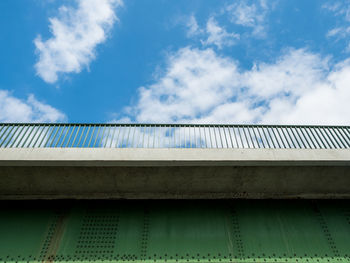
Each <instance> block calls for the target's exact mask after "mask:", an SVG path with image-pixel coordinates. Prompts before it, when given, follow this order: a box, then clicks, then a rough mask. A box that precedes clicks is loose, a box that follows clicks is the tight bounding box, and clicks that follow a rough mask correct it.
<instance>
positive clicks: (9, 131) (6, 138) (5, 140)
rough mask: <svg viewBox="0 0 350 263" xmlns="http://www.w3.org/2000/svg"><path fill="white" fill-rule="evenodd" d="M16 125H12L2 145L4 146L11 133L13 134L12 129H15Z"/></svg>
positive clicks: (0, 145)
mask: <svg viewBox="0 0 350 263" xmlns="http://www.w3.org/2000/svg"><path fill="white" fill-rule="evenodd" d="M15 126H16V125H11V129H10V130H9V132H8V133H7V134H6V136H5V138H4V140H3V141H2V142H1V144H0V147H2V146H3V144H4V143H5V142H6V140H7V138H8V137H9V135H10V134H11V132H12V130H13V128H14V127H15Z"/></svg>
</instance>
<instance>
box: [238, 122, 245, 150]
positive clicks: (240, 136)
mask: <svg viewBox="0 0 350 263" xmlns="http://www.w3.org/2000/svg"><path fill="white" fill-rule="evenodd" d="M239 129H240V126H237V131H238V135H239V139H240V140H241V144H242V148H244V143H243V140H242V135H241V132H240V130H239ZM238 148H239V147H238Z"/></svg>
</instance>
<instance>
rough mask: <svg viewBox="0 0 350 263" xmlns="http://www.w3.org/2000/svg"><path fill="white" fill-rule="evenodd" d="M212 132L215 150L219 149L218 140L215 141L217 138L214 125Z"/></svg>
mask: <svg viewBox="0 0 350 263" xmlns="http://www.w3.org/2000/svg"><path fill="white" fill-rule="evenodd" d="M213 130H214V138H215V144H216V148H219V145H218V140H217V136H216V127H215V125H214V126H213Z"/></svg>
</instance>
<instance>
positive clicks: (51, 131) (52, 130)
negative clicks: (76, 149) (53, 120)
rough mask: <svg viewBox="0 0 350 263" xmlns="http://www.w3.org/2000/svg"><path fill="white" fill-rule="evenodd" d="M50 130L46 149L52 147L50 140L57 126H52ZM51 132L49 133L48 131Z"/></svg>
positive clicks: (45, 144) (45, 145)
mask: <svg viewBox="0 0 350 263" xmlns="http://www.w3.org/2000/svg"><path fill="white" fill-rule="evenodd" d="M49 130H50V133H49V136H48V137H47V140H46V142H45V143H44V145H43V147H44V148H45V147H50V145H49V142H50V138H51V135H52V134H53V132H54V131H55V130H56V125H50V126H49ZM48 132H49V131H48ZM43 142H44V141H42V143H43ZM40 147H41V145H40Z"/></svg>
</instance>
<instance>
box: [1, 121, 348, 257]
mask: <svg viewBox="0 0 350 263" xmlns="http://www.w3.org/2000/svg"><path fill="white" fill-rule="evenodd" d="M349 148H350V127H345V126H276V125H197V124H186V125H185V124H176V125H175V124H171V125H170V124H169V125H166V124H162V125H156V124H16V123H7V124H0V199H1V200H0V207H1V209H0V262H4V263H5V262H11V263H15V262H16V263H17V262H28V263H29V262H31V263H37V262H62V263H68V262H96V263H97V262H104V263H106V262H118V263H132V262H147V263H151V262H155V263H164V262H170V263H188V262H191V263H194V262H199V263H229V262H235V263H238V262H239V263H243V262H244V263H253V262H280V263H281V262H290V263H292V262H293V263H295V262H305V263H306V262H307V263H309V262H315V263H316V262H317V263H319V262H324V263H326V262H327V263H328V262H350V204H349V197H350V190H349V189H350V149H349Z"/></svg>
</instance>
